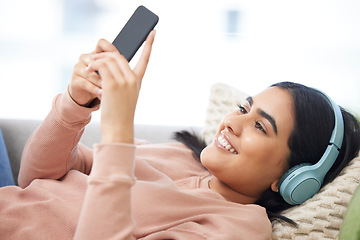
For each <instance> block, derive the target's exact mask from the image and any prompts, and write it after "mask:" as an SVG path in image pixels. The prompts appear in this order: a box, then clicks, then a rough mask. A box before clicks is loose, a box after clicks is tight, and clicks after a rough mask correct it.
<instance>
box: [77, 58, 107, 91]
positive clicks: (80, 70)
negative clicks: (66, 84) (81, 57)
mask: <svg viewBox="0 0 360 240" xmlns="http://www.w3.org/2000/svg"><path fill="white" fill-rule="evenodd" d="M74 74H75V75H77V76H78V77H80V78H82V79H84V80H85V81H89V82H91V83H92V84H94V85H95V86H97V87H100V88H101V78H100V76H99V75H97V74H95V73H94V72H92V71H91V70H90V69H89V67H88V65H86V64H85V63H84V62H79V63H78V64H76V65H75V68H74Z"/></svg>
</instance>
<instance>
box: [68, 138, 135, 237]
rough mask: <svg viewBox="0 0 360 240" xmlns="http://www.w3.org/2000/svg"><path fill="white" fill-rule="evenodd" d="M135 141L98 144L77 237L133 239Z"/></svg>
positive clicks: (95, 149)
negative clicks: (132, 209) (132, 207)
mask: <svg viewBox="0 0 360 240" xmlns="http://www.w3.org/2000/svg"><path fill="white" fill-rule="evenodd" d="M135 149H136V147H135V145H133V144H121V143H111V144H99V145H96V146H95V148H94V166H93V169H92V171H91V174H90V176H89V180H88V187H87V190H86V195H85V200H84V204H83V208H82V211H81V215H80V218H79V222H78V226H77V230H76V234H75V237H74V239H119V240H120V239H121V240H125V239H133V237H132V235H131V234H132V231H133V229H134V227H135V222H134V221H133V218H132V213H131V187H132V186H133V185H134V183H135V177H134V173H133V172H134V158H135Z"/></svg>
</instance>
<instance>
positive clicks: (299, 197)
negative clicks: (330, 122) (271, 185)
mask: <svg viewBox="0 0 360 240" xmlns="http://www.w3.org/2000/svg"><path fill="white" fill-rule="evenodd" d="M319 92H320V91H319ZM320 93H321V94H322V95H323V96H324V97H325V99H326V100H327V101H328V102H329V104H330V105H331V106H332V108H333V111H334V114H335V126H334V129H333V131H332V135H331V138H330V141H329V144H328V146H327V148H326V150H325V152H324V154H323V155H322V157H321V158H320V160H319V161H318V162H317V163H316V164H314V165H311V164H310V163H302V164H299V165H296V166H294V167H292V168H290V169H289V170H288V171H286V172H285V173H284V175H282V176H281V178H280V180H279V191H280V195H281V196H282V197H283V198H284V200H285V201H286V202H287V203H289V204H290V205H296V204H301V203H303V202H305V201H306V200H308V199H309V198H311V197H312V196H314V195H315V194H316V193H317V192H318V191H319V190H320V187H321V185H322V183H323V181H324V178H325V175H326V174H327V172H328V171H329V170H330V168H331V167H332V165H333V164H334V162H335V160H336V158H337V156H338V155H339V151H340V148H341V145H342V142H343V138H344V120H343V117H342V114H341V110H340V107H339V106H338V105H337V104H336V103H335V102H334V101H333V100H332V99H331V98H329V97H328V96H327V95H326V94H324V93H322V92H320Z"/></svg>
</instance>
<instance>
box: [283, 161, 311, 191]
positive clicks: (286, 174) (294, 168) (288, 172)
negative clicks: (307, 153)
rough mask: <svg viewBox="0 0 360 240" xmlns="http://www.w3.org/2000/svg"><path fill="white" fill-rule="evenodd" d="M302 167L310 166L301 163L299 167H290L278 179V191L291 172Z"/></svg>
mask: <svg viewBox="0 0 360 240" xmlns="http://www.w3.org/2000/svg"><path fill="white" fill-rule="evenodd" d="M304 166H311V164H310V163H301V164H299V165H295V166H293V167H291V168H290V169H289V170H287V171H286V172H285V173H284V174H283V175H282V176H281V178H280V180H279V189H280V187H281V184H282V183H283V182H284V180H285V179H286V178H287V177H289V176H290V175H291V174H292V173H293V172H295V171H296V170H298V169H299V168H302V167H304Z"/></svg>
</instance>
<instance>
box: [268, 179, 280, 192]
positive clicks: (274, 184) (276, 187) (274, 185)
mask: <svg viewBox="0 0 360 240" xmlns="http://www.w3.org/2000/svg"><path fill="white" fill-rule="evenodd" d="M279 180H280V179H276V180H275V181H274V182H272V183H271V185H270V187H271V190H273V191H274V192H279Z"/></svg>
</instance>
